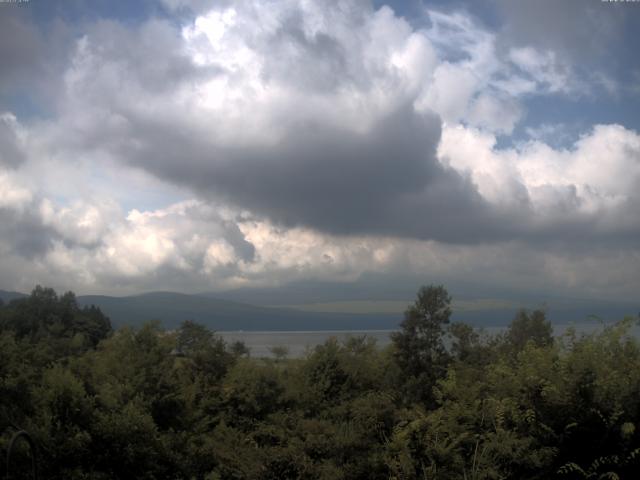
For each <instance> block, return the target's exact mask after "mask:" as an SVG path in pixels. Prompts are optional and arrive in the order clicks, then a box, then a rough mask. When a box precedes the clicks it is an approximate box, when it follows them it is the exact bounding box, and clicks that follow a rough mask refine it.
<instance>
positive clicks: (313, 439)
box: [0, 287, 640, 480]
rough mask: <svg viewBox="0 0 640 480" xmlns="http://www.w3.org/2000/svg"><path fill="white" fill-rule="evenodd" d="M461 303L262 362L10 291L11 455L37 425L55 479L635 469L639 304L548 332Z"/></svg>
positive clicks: (199, 335)
mask: <svg viewBox="0 0 640 480" xmlns="http://www.w3.org/2000/svg"><path fill="white" fill-rule="evenodd" d="M450 301H451V299H450V297H449V295H448V294H447V292H446V290H445V289H444V288H442V287H427V288H423V289H421V290H420V292H419V293H418V298H417V300H416V302H415V304H414V305H412V306H410V307H409V308H408V310H407V312H406V314H405V319H404V322H403V323H402V327H401V329H400V330H399V331H398V332H396V333H395V334H394V335H393V337H392V340H393V342H392V345H391V346H390V347H389V348H386V349H379V348H377V347H376V346H375V344H374V343H373V342H372V341H371V340H370V339H367V338H364V337H363V338H352V339H350V340H348V341H347V342H345V343H342V344H340V343H338V342H337V341H335V340H329V341H327V342H326V343H325V344H323V345H320V346H318V347H316V348H315V349H314V350H313V351H311V352H310V353H309V354H308V355H307V356H306V357H305V358H302V359H287V358H286V350H284V349H279V350H277V351H276V352H275V353H277V356H276V358H273V359H258V358H250V357H249V355H248V352H247V351H246V349H245V348H244V347H243V345H242V344H235V345H227V344H225V342H224V341H223V340H222V339H221V338H220V337H218V336H216V335H215V334H213V333H212V332H210V331H208V330H207V329H206V328H204V327H202V326H200V325H198V324H195V323H193V322H185V323H183V324H182V326H181V327H180V328H179V329H178V330H176V331H172V332H167V331H163V330H162V329H161V328H160V326H159V325H158V324H155V323H148V324H146V325H144V326H143V327H141V328H139V329H132V328H122V329H120V330H118V331H112V329H111V327H110V324H109V320H108V319H107V318H106V317H105V316H104V315H103V314H102V313H101V312H100V310H98V309H96V308H83V309H81V308H79V307H78V305H77V303H76V301H75V297H74V295H73V294H72V293H67V294H65V295H62V296H57V295H56V294H55V292H53V291H52V290H50V289H44V288H40V287H38V288H36V289H35V290H34V291H33V293H32V294H31V296H30V297H28V298H26V299H22V300H14V301H12V302H10V303H8V304H7V305H3V306H0V433H1V436H0V452H5V451H6V448H7V444H8V442H9V439H10V438H11V436H12V434H13V433H15V432H16V431H17V430H19V429H25V430H27V431H28V432H30V434H31V435H32V436H33V438H34V439H35V442H36V444H37V446H38V451H39V469H40V472H41V474H42V475H43V476H44V477H45V478H50V479H107V478H141V479H155V478H157V479H178V478H184V479H191V478H194V479H242V478H248V479H289V478H301V479H332V480H333V479H340V478H346V479H352V478H353V479H376V478H380V479H389V478H395V479H413V478H434V479H435V478H437V479H497V478H531V479H533V478H540V479H543V478H567V479H573V478H575V479H579V478H594V479H596V478H623V479H630V478H638V472H640V432H639V431H638V427H639V426H640V425H639V422H640V343H639V342H638V341H637V339H635V338H634V337H633V336H632V335H631V334H630V328H631V327H632V324H633V322H632V319H629V318H628V319H626V320H624V321H622V322H620V323H618V324H616V325H614V326H610V327H607V328H603V329H602V330H601V331H599V332H597V333H594V334H589V335H586V334H581V335H578V334H577V333H576V332H571V331H570V332H568V333H567V334H566V335H564V336H563V337H562V338H556V339H554V338H553V337H552V330H551V326H550V325H549V323H548V322H547V321H546V319H545V315H544V312H541V311H534V312H525V311H522V312H519V313H518V314H517V315H516V317H515V319H514V320H513V322H512V324H511V325H510V327H509V328H508V329H507V330H506V331H505V332H504V333H503V334H501V335H497V336H487V335H484V334H482V333H481V332H478V331H475V330H474V329H473V328H471V327H470V326H468V325H464V324H456V323H453V324H450V323H449V317H450V314H451V310H450V308H449V305H450ZM25 455H27V453H26V450H25ZM19 461H20V458H17V459H16V460H15V462H17V463H15V466H16V467H17V468H19V467H20V464H19ZM14 470H15V469H14ZM16 475H17V472H16Z"/></svg>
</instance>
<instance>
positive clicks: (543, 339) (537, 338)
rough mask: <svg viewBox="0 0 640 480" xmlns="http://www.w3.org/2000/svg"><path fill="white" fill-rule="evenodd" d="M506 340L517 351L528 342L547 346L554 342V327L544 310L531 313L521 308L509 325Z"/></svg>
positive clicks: (537, 345) (538, 345)
mask: <svg viewBox="0 0 640 480" xmlns="http://www.w3.org/2000/svg"><path fill="white" fill-rule="evenodd" d="M506 340H507V342H508V343H509V345H510V346H511V347H512V349H513V351H514V352H515V353H517V352H519V351H521V350H522V349H523V348H524V346H525V345H526V344H527V343H528V342H533V344H534V345H535V346H536V347H547V346H549V345H551V344H552V343H553V327H552V326H551V322H549V321H548V320H547V318H546V313H545V312H544V310H534V311H533V312H531V313H529V312H527V311H526V310H520V311H519V312H518V313H517V314H516V316H515V318H514V319H513V321H512V322H511V325H509V329H508V330H507V335H506Z"/></svg>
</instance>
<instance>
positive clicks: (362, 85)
mask: <svg viewBox="0 0 640 480" xmlns="http://www.w3.org/2000/svg"><path fill="white" fill-rule="evenodd" d="M165 3H166V4H167V6H168V8H170V9H172V8H175V9H180V8H184V7H185V6H186V5H187V3H188V2H184V1H182V0H167V2H165ZM196 3H199V2H196ZM194 11H195V12H196V15H195V17H194V18H193V19H192V20H187V21H185V24H184V25H182V26H181V27H176V25H175V24H174V23H171V22H168V21H164V20H158V19H152V20H149V21H146V22H142V23H141V24H140V25H134V26H124V25H121V24H118V23H116V22H103V21H101V22H97V23H96V24H95V25H92V28H90V29H87V31H86V33H85V35H83V36H82V37H81V38H80V39H79V40H78V41H77V43H76V44H75V50H74V52H73V55H72V61H71V63H70V64H69V65H68V68H67V69H66V73H65V76H64V86H65V88H66V90H65V91H64V92H61V94H60V98H59V102H58V104H57V108H58V110H57V111H55V112H54V113H55V115H54V118H53V119H49V120H47V119H42V120H37V121H32V122H27V123H26V124H21V123H20V122H19V121H18V119H17V118H16V117H15V116H14V115H13V114H3V115H2V116H0V124H1V125H0V127H1V128H3V129H4V130H3V131H4V132H5V133H7V132H8V133H7V138H9V137H10V138H11V139H12V141H13V142H14V143H15V145H17V147H16V148H17V150H15V151H18V152H19V155H18V157H19V160H18V161H17V160H15V159H14V160H11V161H9V162H4V161H3V162H4V164H7V165H10V167H9V166H7V168H4V169H2V170H0V213H1V214H2V215H6V218H8V220H7V221H6V223H5V225H3V226H5V228H4V229H3V231H2V232H0V255H1V257H0V258H1V262H2V265H1V266H2V278H1V279H0V280H1V281H2V282H3V283H2V284H1V285H0V287H3V286H4V287H5V288H19V289H23V290H27V289H29V288H31V287H32V286H33V284H35V283H38V282H40V283H50V284H53V285H60V282H66V284H65V285H64V286H65V287H69V288H74V289H77V290H79V291H94V292H105V293H130V292H131V291H132V290H138V291H140V290H151V289H174V290H185V291H201V290H206V289H209V288H210V289H222V288H225V287H229V286H234V285H267V284H281V283H285V282H287V281H291V280H297V279H303V278H310V277H311V278H318V279H324V280H335V281H346V280H353V279H356V278H357V277H358V276H359V275H361V274H362V273H364V272H371V271H373V272H387V273H389V274H390V275H395V274H402V273H405V272H411V273H415V274H419V275H424V276H425V277H427V276H428V277H430V278H433V279H434V280H438V279H442V280H441V281H443V282H446V281H448V280H450V281H454V280H455V279H459V278H465V279H468V280H469V281H470V282H472V281H477V282H494V283H495V284H496V285H503V286H513V287H514V288H521V289H529V288H533V289H549V290H553V289H558V290H561V291H563V292H579V291H588V292H598V291H599V292H603V293H602V294H603V295H610V296H618V297H620V296H623V295H627V294H630V292H634V291H637V290H638V288H640V285H639V282H640V279H638V278H637V271H638V267H639V264H640V259H639V257H638V251H637V247H634V246H633V245H632V246H629V244H628V243H627V244H625V245H623V246H620V245H621V243H624V241H625V238H628V237H629V236H632V235H633V234H634V232H637V231H638V229H639V228H640V224H639V221H640V220H639V219H638V217H637V214H636V212H637V209H635V208H634V207H637V205H638V202H640V200H639V198H638V193H637V192H638V185H640V137H639V135H638V134H637V133H636V132H634V131H632V130H629V129H626V128H624V127H622V126H619V125H598V126H595V127H594V128H593V130H592V131H590V132H588V133H587V134H585V135H584V136H582V137H581V138H579V139H577V141H575V142H574V144H573V146H572V147H571V148H568V149H561V148H556V147H554V146H553V145H551V144H549V142H548V141H547V133H548V131H549V130H550V129H551V128H552V127H549V126H544V125H543V126H542V127H543V128H540V129H538V131H535V129H530V131H529V134H530V136H531V137H532V139H531V141H529V142H527V143H524V144H521V145H517V146H516V147H513V148H510V149H499V148H498V147H497V146H496V145H497V144H498V140H497V136H499V135H509V134H510V133H511V132H512V131H513V130H514V128H515V127H516V126H517V125H518V124H519V122H520V121H521V120H522V118H523V116H524V114H525V111H524V107H523V105H522V103H521V102H522V99H523V97H528V96H530V95H547V94H558V95H560V94H562V95H566V94H576V92H577V93H580V92H581V91H580V88H582V87H581V85H580V82H577V81H576V79H575V73H574V72H573V70H572V69H571V68H569V67H566V66H564V65H563V64H562V62H560V60H559V57H558V55H557V54H556V53H555V52H554V51H553V50H550V49H539V48H534V47H532V46H524V47H518V48H511V49H507V50H506V51H505V52H502V51H500V50H499V49H498V48H497V47H496V41H497V40H496V38H497V37H496V35H497V34H495V33H493V32H491V31H489V30H488V29H487V28H485V27H482V26H480V25H479V24H478V23H477V22H476V21H474V20H472V19H471V17H470V16H468V15H466V14H464V13H460V12H454V13H443V12H436V11H428V18H429V21H430V23H429V25H428V26H427V27H425V28H413V27H412V26H411V25H410V24H409V23H408V22H407V21H406V20H405V19H403V18H401V17H399V16H397V15H395V14H394V12H393V11H392V10H391V9H390V8H389V7H382V8H380V9H377V10H375V9H373V8H371V7H368V6H367V4H359V3H357V4H352V3H351V2H335V3H331V4H325V3H323V2H270V3H264V2H259V1H246V2H238V3H234V4H230V3H227V2H223V3H219V4H218V5H217V6H216V7H214V8H212V9H207V8H203V7H202V5H196V6H195V7H194ZM604 81H605V80H603V82H604ZM407 105H408V106H413V109H414V110H415V111H417V112H419V113H424V112H429V111H434V112H436V113H437V114H438V115H439V117H440V119H442V120H443V121H444V122H445V126H444V128H443V134H442V139H441V142H440V145H439V152H438V154H439V160H440V162H442V163H443V164H444V165H446V166H449V167H451V168H452V169H454V170H455V171H457V172H459V173H460V174H461V178H463V179H464V178H466V177H468V178H470V180H471V181H472V183H473V185H475V188H476V189H477V192H478V193H479V195H480V196H481V199H482V200H484V201H486V202H487V204H488V205H489V207H491V211H490V214H491V215H495V218H494V217H491V218H492V220H494V223H493V225H494V226H495V228H496V229H499V228H503V229H504V230H505V231H506V233H505V232H502V233H500V234H497V235H496V238H497V239H498V240H499V241H498V240H496V241H495V242H494V243H491V244H486V243H478V244H477V245H474V244H473V243H474V239H469V245H457V246H453V245H446V244H444V243H437V242H432V241H418V240H412V239H406V238H405V239H398V238H390V237H387V236H383V235H365V234H357V235H355V234H354V235H351V236H339V235H331V234H328V233H321V232H319V231H317V230H314V229H312V228H305V227H302V226H299V225H298V224H296V221H291V222H289V223H288V225H289V226H283V225H282V224H280V223H278V222H276V221H273V220H269V219H268V218H267V217H266V215H259V214H257V213H256V212H255V211H253V210H251V209H249V210H250V211H246V210H243V209H242V208H240V207H238V206H237V205H236V204H234V202H233V200H234V198H230V199H226V200H225V201H222V200H219V199H216V200H215V201H214V200H212V199H211V198H212V197H213V196H214V195H213V193H215V192H213V193H212V194H211V195H208V193H209V192H207V191H206V189H203V188H199V189H198V188H196V187H193V188H194V189H193V190H189V185H187V186H184V183H183V184H181V186H180V187H173V186H171V185H169V181H170V180H167V179H168V178H169V179H171V178H173V179H177V178H180V176H181V174H182V173H183V172H185V171H194V172H196V174H195V176H198V175H199V172H204V173H203V174H202V175H204V174H208V173H210V172H211V171H212V170H209V169H207V168H208V167H210V165H211V164H214V163H215V162H220V163H224V162H226V163H233V164H234V166H235V165H236V164H239V163H241V162H243V161H244V160H245V158H246V156H243V155H242V153H246V152H247V151H249V152H250V153H255V152H265V151H269V150H268V147H272V146H279V145H280V144H282V143H283V142H288V141H291V139H292V138H293V139H295V140H299V135H298V134H299V133H300V132H311V134H310V135H309V138H312V139H313V138H316V137H314V135H316V136H320V135H322V134H323V132H326V131H329V130H331V131H336V132H340V133H341V134H342V133H344V132H347V133H348V134H349V135H352V136H353V138H357V139H359V140H362V141H364V140H368V139H369V138H370V137H368V136H367V134H370V133H371V129H372V126H373V125H376V124H377V123H380V122H381V121H382V120H385V119H388V118H392V117H390V114H391V113H392V112H396V111H397V110H399V109H401V107H403V106H407ZM412 113H415V112H412ZM416 118H419V119H421V120H424V119H425V118H426V119H430V118H432V117H421V116H416ZM435 122H436V121H435V120H434V122H433V123H435ZM420 125H422V124H420ZM430 125H431V124H430V123H429V122H427V121H426V120H425V121H424V125H423V127H422V128H424V129H425V131H426V130H427V129H428V127H429V126H430ZM399 130H400V131H404V130H402V128H399ZM305 138H306V137H305ZM336 138H339V139H340V138H343V137H340V136H337V137H336ZM348 138H352V137H351V136H350V137H348ZM363 139H364V140H363ZM412 140H413V138H409V139H408V140H407V142H408V141H412ZM434 142H435V140H434ZM157 145H160V147H158V148H156V149H153V148H151V147H153V146H157ZM185 145H195V147H194V148H193V150H185V149H184V148H183V147H184V146H185ZM318 145H321V146H322V145H325V146H326V145H328V143H322V142H318ZM172 148H173V149H175V150H171V149H172ZM163 149H167V150H169V151H168V153H167V158H170V160H171V161H170V162H169V164H168V165H166V164H165V165H162V167H163V168H165V169H166V170H165V171H164V173H163V177H162V178H164V180H158V178H156V177H153V175H157V176H160V175H161V174H160V173H159V172H160V163H161V162H162V159H161V158H160V155H156V156H154V155H149V156H145V153H148V152H152V153H158V154H162V153H165V152H163V151H162V150H163ZM228 151H231V152H232V153H234V154H235V156H233V155H230V156H228V157H225V156H224V155H223V153H227V152H228ZM220 152H222V153H220ZM238 152H240V153H238ZM276 152H277V150H276ZM14 153H15V152H14ZM325 153H326V152H325V151H322V152H320V154H321V155H322V154H325ZM421 153H422V154H423V155H424V156H425V158H426V153H424V152H422V151H421ZM18 157H15V158H18ZM258 157H259V159H260V161H264V162H268V161H274V160H273V159H274V158H277V156H276V155H272V156H267V155H263V156H258ZM3 158H4V157H3ZM12 158H14V157H12ZM345 158H346V160H345V161H344V162H343V163H339V162H334V163H331V165H332V166H333V167H335V169H336V170H337V174H336V175H337V176H336V178H337V179H338V180H342V175H343V173H345V172H346V171H347V167H349V164H348V160H349V158H348V157H345ZM420 158H422V157H420ZM299 160H300V161H304V160H305V159H304V158H302V159H299ZM324 160H325V161H327V160H326V159H324ZM329 160H331V159H329ZM365 160H370V159H368V158H367V159H365ZM402 160H403V158H393V159H392V162H390V163H389V168H388V170H384V169H382V171H383V173H384V174H385V175H386V176H385V177H384V182H381V183H380V188H377V186H376V189H372V190H371V191H373V192H374V193H375V192H376V191H380V190H382V189H383V188H387V187H389V188H393V187H396V185H395V183H394V182H397V183H399V184H402V185H401V187H402V188H407V189H408V190H410V191H408V192H407V191H403V192H402V194H403V195H406V197H410V196H411V194H413V193H415V192H414V190H418V191H419V190H420V188H421V187H422V186H421V185H418V186H416V185H415V184H414V183H412V180H413V179H411V178H410V179H408V180H407V179H406V178H403V176H402V174H403V172H400V175H396V176H393V175H395V174H396V173H397V170H401V169H402V166H403V165H404V164H402V163H401V162H402ZM425 162H426V160H425ZM131 165H136V166H137V167H140V168H133V167H131ZM277 165H280V164H277ZM357 167H358V170H357V171H358V172H365V173H366V172H367V171H369V170H371V169H372V168H373V167H376V165H374V164H373V163H372V162H370V161H369V163H363V164H362V165H358V166H357ZM240 171H242V170H240ZM261 171H262V170H261ZM166 172H168V173H166ZM318 172H319V171H314V173H313V175H317V174H318ZM251 173H253V172H252V171H250V170H248V171H247V172H246V175H250V174H251ZM288 173H289V172H288V171H285V170H283V171H282V172H281V176H282V177H283V178H285V179H287V178H288V177H287V174H288ZM321 173H324V172H321ZM306 175H307V176H309V175H312V174H309V173H307V174H306ZM407 176H410V175H409V174H407V173H406V172H405V173H404V177H407ZM239 177H240V178H243V177H242V175H240V176H239ZM332 178H334V177H332ZM358 178H361V177H358ZM314 180H318V181H319V179H316V178H312V179H311V183H312V182H313V181H314ZM175 181H176V182H178V180H175ZM403 182H405V183H403ZM283 184H284V183H283ZM239 185H240V186H239V188H241V186H242V182H240V184H239ZM251 185H252V186H254V185H255V184H251ZM406 185H409V186H408V187H407V186H406ZM360 186H362V185H354V187H355V188H354V190H357V189H358V187H360ZM328 190H329V189H326V190H325V191H323V192H322V194H323V195H325V196H327V197H331V195H332V192H331V191H328ZM275 193H280V192H277V191H276V192H275ZM356 193H358V192H356ZM472 193H475V192H473V191H472ZM194 195H195V196H196V197H197V198H196V199H191V200H184V201H180V200H181V199H184V198H192V197H193V196H194ZM305 195H307V196H310V195H311V193H310V192H309V191H303V192H302V195H301V197H300V198H302V199H305ZM354 197H356V198H355V200H360V197H358V196H357V195H354ZM362 197H363V198H364V199H365V201H364V202H363V204H364V205H365V207H366V206H368V205H369V204H370V203H371V199H370V198H368V197H367V196H366V195H363V196H362ZM350 198H351V197H350ZM437 198H438V199H440V198H443V197H442V196H437ZM305 200H309V202H310V201H311V199H310V198H307V199H305ZM330 200H331V198H330ZM406 203H407V204H408V205H412V203H411V201H407V202H406ZM443 203H444V202H443ZM259 206H260V205H257V206H256V209H257V208H258V207H259ZM341 207H342V206H341V205H335V206H333V207H332V208H334V210H336V212H335V213H336V214H338V213H340V212H339V210H340V209H341ZM448 207H449V205H443V206H442V208H443V212H442V213H443V215H442V216H443V217H447V216H448V217H450V218H453V219H454V220H452V222H455V221H456V220H455V218H456V215H460V212H456V211H455V209H453V210H452V211H451V212H449V211H448V210H446V208H448ZM418 213H422V212H421V211H419V210H418ZM2 218H5V217H2ZM496 219H497V220H496ZM412 220H413V221H414V222H423V223H428V222H429V220H430V219H429V218H421V217H419V215H418V214H416V215H414V216H413V217H412ZM577 220H580V221H583V222H584V223H585V224H587V225H588V226H587V227H584V229H583V230H576V231H577V232H579V233H585V232H586V235H587V236H590V237H593V238H592V239H593V240H594V244H595V246H594V245H588V246H585V245H584V244H581V246H580V248H584V249H591V250H589V251H588V254H584V255H579V254H578V253H575V254H574V253H573V252H572V251H571V250H572V245H571V241H566V239H564V237H563V236H562V235H563V233H562V232H564V230H562V229H563V228H564V227H565V226H566V225H570V224H572V222H575V221H577ZM510 222H511V223H512V224H513V225H511V223H510ZM298 223H300V222H298ZM6 225H11V229H9V228H6ZM23 227H24V229H25V231H27V232H32V231H35V232H36V233H37V235H40V236H41V237H42V240H43V242H42V244H40V243H38V244H37V245H35V246H30V247H29V249H28V250H29V251H28V252H26V253H25V251H24V249H23V250H20V249H19V248H17V243H19V242H24V238H25V237H24V236H20V235H18V230H20V229H21V228H23ZM27 227H28V228H27ZM567 228H568V227H567ZM10 230H11V231H10ZM7 232H9V233H7ZM558 232H560V233H558ZM556 233H558V235H557V236H554V235H555V234H556ZM536 235H538V236H546V237H545V238H546V239H551V240H558V241H559V242H560V243H562V241H563V240H565V243H564V246H563V247H562V248H560V247H558V249H552V248H549V249H546V247H544V246H540V245H538V243H537V241H538V236H536ZM31 236H32V237H33V236H35V235H31ZM618 236H619V237H620V238H621V239H619V238H618ZM587 240H589V239H587ZM607 241H611V242H612V243H611V245H612V246H609V247H606V243H607ZM598 242H601V243H598ZM616 242H619V243H616ZM620 242H621V243H620ZM567 245H568V247H567ZM603 245H604V246H603ZM32 247H33V248H32ZM33 252H35V253H33ZM27 253H29V255H27ZM585 257H588V258H589V260H588V261H586V262H582V259H583V258H585ZM601 272H610V273H608V274H606V275H603V274H602V273H601ZM607 279H609V280H610V282H609V283H607ZM634 289H635V290H634Z"/></svg>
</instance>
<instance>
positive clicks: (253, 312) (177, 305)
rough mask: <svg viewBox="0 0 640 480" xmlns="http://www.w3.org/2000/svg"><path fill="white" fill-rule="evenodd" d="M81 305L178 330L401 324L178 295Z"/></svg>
mask: <svg viewBox="0 0 640 480" xmlns="http://www.w3.org/2000/svg"><path fill="white" fill-rule="evenodd" d="M78 303H79V304H80V305H96V306H98V307H100V309H101V310H102V311H103V312H104V313H105V314H106V315H108V316H109V318H110V319H111V322H112V323H113V325H114V326H116V327H117V326H120V325H140V324H142V323H144V322H146V321H148V320H160V321H161V322H162V324H163V326H164V327H165V328H175V327H177V326H178V325H179V324H180V323H181V322H182V321H184V320H193V321H196V322H198V323H202V324H203V325H206V326H207V327H209V328H211V329H213V330H219V331H220V330H230V331H234V330H369V329H393V328H396V327H397V325H398V323H399V322H400V320H401V316H398V315H395V314H366V315H365V314H344V313H319V312H305V311H300V310H294V309H286V308H269V307H258V306H255V305H249V304H246V303H240V302H233V301H229V300H220V299H217V298H211V297H205V296H202V295H187V294H182V293H172V292H153V293H146V294H142V295H135V296H129V297H109V296H103V295H84V296H79V297H78Z"/></svg>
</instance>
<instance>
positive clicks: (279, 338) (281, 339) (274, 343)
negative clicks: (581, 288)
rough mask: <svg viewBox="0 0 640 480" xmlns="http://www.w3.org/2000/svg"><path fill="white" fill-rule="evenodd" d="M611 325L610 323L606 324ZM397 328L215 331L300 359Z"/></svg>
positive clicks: (584, 328) (258, 349) (381, 338)
mask: <svg viewBox="0 0 640 480" xmlns="http://www.w3.org/2000/svg"><path fill="white" fill-rule="evenodd" d="M607 325H611V324H607ZM570 326H572V327H575V328H576V330H577V331H578V332H579V333H591V332H594V331H596V330H598V329H601V328H602V324H601V323H599V322H578V323H572V324H556V325H554V326H553V329H554V334H555V335H556V336H559V335H562V334H563V333H564V332H565V331H566V330H567V328H569V327H570ZM505 328H506V327H484V329H483V330H484V331H485V332H486V333H488V334H492V335H493V334H496V333H499V332H501V331H503V330H504V329H505ZM394 331H396V330H320V331H298V332H293V331H292V332H284V331H268V332H267V331H265V332H257V331H236V332H216V333H217V334H219V335H221V336H222V337H223V338H224V339H225V341H227V342H229V343H230V342H235V341H241V342H244V344H245V345H246V346H247V347H248V348H249V349H250V351H251V356H252V357H273V354H272V352H271V349H272V348H273V347H280V346H282V347H287V348H288V350H289V354H288V356H289V357H290V358H300V357H303V356H304V355H305V353H306V352H307V351H308V350H309V349H313V348H314V347H315V346H316V345H321V344H323V343H324V342H325V341H327V340H328V339H329V338H331V337H336V338H337V339H338V340H339V341H344V340H346V339H348V338H349V337H361V336H365V335H366V336H367V337H369V338H373V339H375V340H376V344H377V345H378V347H385V346H387V345H389V343H391V338H390V334H391V333H392V332H394ZM632 331H633V333H634V335H636V336H640V327H638V326H637V325H636V326H634V327H633V329H632Z"/></svg>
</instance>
